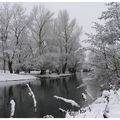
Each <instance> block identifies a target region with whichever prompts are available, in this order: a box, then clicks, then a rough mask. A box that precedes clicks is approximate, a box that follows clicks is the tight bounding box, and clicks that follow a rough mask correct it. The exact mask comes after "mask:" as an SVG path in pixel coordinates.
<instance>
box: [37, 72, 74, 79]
mask: <svg viewBox="0 0 120 120" xmlns="http://www.w3.org/2000/svg"><path fill="white" fill-rule="evenodd" d="M70 75H72V74H69V73H67V74H59V75H58V74H56V73H53V74H45V75H36V76H37V77H41V78H44V77H45V78H57V77H66V76H70Z"/></svg>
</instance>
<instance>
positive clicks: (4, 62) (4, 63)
mask: <svg viewBox="0 0 120 120" xmlns="http://www.w3.org/2000/svg"><path fill="white" fill-rule="evenodd" d="M3 59H4V60H3V70H4V73H6V69H5V66H6V60H5V58H3Z"/></svg>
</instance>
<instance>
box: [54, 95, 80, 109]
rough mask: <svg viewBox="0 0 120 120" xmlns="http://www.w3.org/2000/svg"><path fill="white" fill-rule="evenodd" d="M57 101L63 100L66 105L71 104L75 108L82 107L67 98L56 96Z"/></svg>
mask: <svg viewBox="0 0 120 120" xmlns="http://www.w3.org/2000/svg"><path fill="white" fill-rule="evenodd" d="M54 97H55V98H56V99H59V100H62V101H64V102H66V103H70V104H71V105H72V106H75V107H80V106H79V104H78V103H76V102H75V101H74V100H71V99H66V98H63V97H59V96H54Z"/></svg>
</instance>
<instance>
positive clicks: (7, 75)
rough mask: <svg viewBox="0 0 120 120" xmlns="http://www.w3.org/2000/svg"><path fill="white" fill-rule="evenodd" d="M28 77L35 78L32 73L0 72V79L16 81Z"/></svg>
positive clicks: (27, 78)
mask: <svg viewBox="0 0 120 120" xmlns="http://www.w3.org/2000/svg"><path fill="white" fill-rule="evenodd" d="M29 79H36V77H34V76H32V75H18V74H10V73H0V81H17V80H29Z"/></svg>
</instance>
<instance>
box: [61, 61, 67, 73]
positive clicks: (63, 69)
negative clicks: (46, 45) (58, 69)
mask: <svg viewBox="0 0 120 120" xmlns="http://www.w3.org/2000/svg"><path fill="white" fill-rule="evenodd" d="M66 67H67V63H65V64H64V65H63V67H62V73H63V74H64V73H65V72H66Z"/></svg>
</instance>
